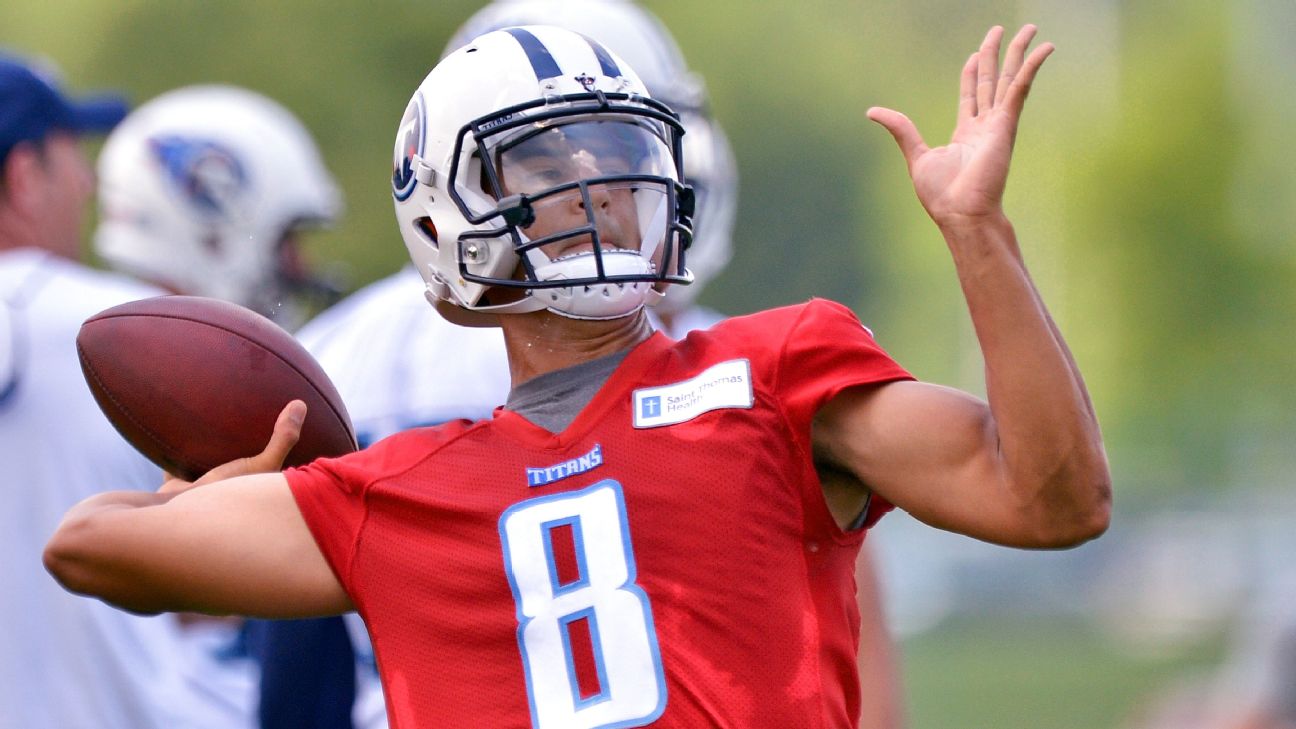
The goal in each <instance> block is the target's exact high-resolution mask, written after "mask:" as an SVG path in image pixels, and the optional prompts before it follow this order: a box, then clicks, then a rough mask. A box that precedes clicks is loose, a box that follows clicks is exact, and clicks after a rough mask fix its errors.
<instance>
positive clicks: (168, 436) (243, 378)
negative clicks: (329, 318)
mask: <svg viewBox="0 0 1296 729" xmlns="http://www.w3.org/2000/svg"><path fill="white" fill-rule="evenodd" d="M77 352H78V353H79V354H80V357H81V371H82V372H83V373H84V374H85V379H86V382H87V383H88V384H89V385H90V391H91V392H93V393H94V397H95V400H96V401H98V403H99V407H100V408H102V409H103V411H104V414H105V415H107V416H108V419H109V420H110V421H112V424H113V425H114V426H115V427H116V428H117V430H118V431H119V432H120V433H121V434H122V435H123V436H124V437H125V438H126V440H128V441H130V443H131V445H133V446H135V447H136V448H137V449H139V451H140V452H141V453H143V454H144V455H145V456H147V457H148V458H149V460H151V461H153V462H154V463H156V464H157V465H159V466H161V467H162V468H164V469H165V470H167V471H168V472H170V473H172V474H175V475H177V476H181V477H183V478H186V479H188V480H193V479H196V478H198V477H199V476H201V475H202V474H204V473H206V472H207V471H209V470H211V469H212V468H214V467H216V466H219V465H220V464H222V463H225V462H227V461H231V460H234V459H236V458H243V457H246V456H253V455H256V454H257V453H260V452H261V450H262V449H263V448H265V445H266V443H267V442H268V441H269V440H270V433H271V432H272V431H273V430H274V423H275V419H276V418H277V417H278V416H279V412H280V411H281V410H283V408H284V406H285V405H287V404H288V403H289V402H291V401H292V400H302V401H303V402H305V403H306V407H307V411H306V422H305V423H304V425H303V426H302V433H301V440H299V441H298V442H297V445H296V446H295V447H294V448H293V450H292V452H291V453H289V454H288V459H287V461H286V462H285V464H284V465H285V467H287V466H298V465H302V464H305V463H309V462H311V461H313V460H314V459H316V458H318V457H320V456H339V455H343V454H346V453H350V452H351V451H354V450H356V439H355V431H354V430H353V429H352V427H351V418H350V417H349V416H348V415H347V411H346V407H345V406H344V405H343V404H342V398H341V397H340V396H339V395H338V392H337V388H335V387H334V386H333V383H332V382H330V381H329V378H328V375H326V374H324V370H323V369H322V368H321V367H320V366H319V363H318V362H316V361H315V358H314V357H312V356H311V355H310V353H309V352H307V351H306V350H305V349H304V348H303V347H302V346H301V345H300V344H298V343H297V340H295V339H293V338H292V335H290V334H288V333H287V332H286V331H284V330H283V329H281V328H279V326H278V325H276V324H274V323H273V322H271V321H270V320H269V319H266V318H265V317H263V316H261V315H260V314H257V313H255V312H253V311H251V310H249V309H246V308H244V307H242V306H238V305H237V304H231V303H229V302H227V301H221V300H219V299H209V298H205V297H201V296H159V297H156V298H152V299H141V300H139V301H132V302H129V303H126V304H122V305H120V306H114V307H113V308H111V309H106V310H104V311H101V312H99V313H98V314H96V315H94V316H92V317H90V318H89V319H87V320H86V321H85V323H84V324H82V325H81V331H80V332H79V333H78V334H77Z"/></svg>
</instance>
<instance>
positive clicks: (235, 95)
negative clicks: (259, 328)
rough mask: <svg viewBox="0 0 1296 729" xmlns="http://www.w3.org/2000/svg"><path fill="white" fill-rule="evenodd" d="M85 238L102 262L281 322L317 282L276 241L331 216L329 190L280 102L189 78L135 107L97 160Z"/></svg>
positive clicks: (291, 249) (332, 192)
mask: <svg viewBox="0 0 1296 729" xmlns="http://www.w3.org/2000/svg"><path fill="white" fill-rule="evenodd" d="M99 207H100V223H99V227H98V229H97V230H96V232H95V236H94V246H95V250H96V251H97V252H98V253H99V255H100V256H101V257H102V258H103V259H104V260H105V261H106V262H107V263H108V264H109V265H111V266H113V267H114V268H117V269H119V270H123V271H126V272H128V273H132V274H134V275H137V276H140V277H143V278H147V279H149V280H151V281H155V282H157V283H160V284H162V285H165V286H168V287H169V288H172V289H174V290H176V291H179V292H181V293H185V294H192V295H197V296H211V297H215V298H220V299H225V300H228V301H233V302H235V303H238V304H242V305H244V306H247V307H249V308H252V309H255V310H257V311H260V312H261V313H263V314H266V315H267V316H272V317H273V318H276V319H278V320H279V321H281V323H283V319H284V318H285V316H284V313H285V312H290V313H289V314H288V315H287V316H289V317H290V316H291V312H293V302H292V301H285V298H287V297H291V296H293V295H295V294H299V293H302V292H303V290H306V292H307V293H312V294H315V293H318V292H316V291H312V290H311V289H313V288H318V287H322V286H325V285H324V284H322V283H320V282H318V281H316V280H314V279H312V278H311V277H310V276H309V275H308V274H307V273H306V272H305V271H303V270H302V264H301V262H300V261H298V260H295V256H296V254H297V250H296V247H295V245H292V244H288V243H285V238H286V236H288V235H289V234H291V233H293V232H295V231H296V230H297V229H299V228H301V227H305V226H311V225H321V224H327V223H331V222H333V221H334V220H335V219H336V217H337V216H338V215H339V214H340V212H341V196H340V195H339V193H338V190H337V187H336V185H335V184H334V182H333V178H332V176H331V175H330V174H329V172H328V170H327V169H326V168H325V167H324V162H323V160H322V159H321V157H320V154H319V150H318V149H317V148H316V146H315V142H314V140H312V138H311V136H310V133H309V132H307V131H306V128H305V127H304V126H302V124H301V122H299V121H298V120H297V118H296V117H294V116H293V115H292V114H291V113H290V112H289V111H288V110H287V109H284V108H283V107H282V106H280V105H279V104H277V103H276V102H274V101H271V100H270V99H268V98H266V97H264V96H261V95H260V94H257V93H254V92H252V91H248V90H245V89H240V88H235V87H229V86H192V87H186V88H182V89H177V90H175V91H171V92H168V93H166V94H163V95H162V96H159V97H157V98H156V99H154V100H152V101H150V102H148V103H146V104H144V105H143V106H141V107H139V108H138V109H137V110H135V112H133V113H132V114H131V115H130V116H128V117H127V118H126V120H125V121H124V122H122V124H121V125H120V126H118V127H117V128H116V129H115V130H114V131H113V133H112V134H111V135H110V136H109V137H108V140H107V142H105V144H104V148H103V152H102V153H101V154H100V156H99Z"/></svg>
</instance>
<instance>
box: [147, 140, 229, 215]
mask: <svg viewBox="0 0 1296 729" xmlns="http://www.w3.org/2000/svg"><path fill="white" fill-rule="evenodd" d="M149 148H150V149H151V150H152V152H153V156H154V158H155V159H156V160H157V161H158V163H159V164H161V165H162V169H163V170H165V172H166V179H167V180H168V181H169V182H170V183H171V185H172V187H173V189H175V190H176V192H178V193H179V194H180V195H181V197H182V198H183V199H184V200H186V201H187V202H188V203H189V204H190V205H192V206H193V207H194V209H196V210H197V211H198V212H199V213H200V214H202V215H206V216H209V217H214V218H227V217H229V216H230V215H231V214H232V213H233V210H234V207H235V205H234V203H235V202H236V201H237V200H238V198H239V197H240V196H242V194H243V193H244V191H245V190H246V189H247V187H248V179H247V173H246V172H245V171H244V169H243V165H242V163H240V162H239V159H238V157H237V156H235V154H234V153H233V152H232V151H230V150H229V149H228V148H227V147H225V146H223V145H221V144H218V143H216V142H212V141H208V140H205V139H197V138H193V137H184V136H172V135H166V136H157V137H153V138H152V139H150V140H149Z"/></svg>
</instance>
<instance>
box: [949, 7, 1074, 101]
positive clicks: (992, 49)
mask: <svg viewBox="0 0 1296 729" xmlns="http://www.w3.org/2000/svg"><path fill="white" fill-rule="evenodd" d="M1037 30H1038V29H1037V28H1036V27H1035V26H1034V25H1030V24H1028V25H1023V26H1022V27H1021V30H1018V31H1017V34H1016V35H1015V36H1013V39H1012V40H1011V41H1009V43H1008V49H1007V52H1006V53H1005V54H1004V63H1003V69H1002V70H1000V69H999V67H998V64H999V46H1000V43H1001V42H1002V41H1003V28H1002V27H1001V26H998V25H996V26H995V27H993V28H991V29H990V30H989V32H987V33H986V36H985V39H984V40H982V41H981V47H980V48H978V49H977V51H976V53H974V54H972V58H970V59H968V62H967V63H966V64H964V66H963V75H962V77H961V79H960V82H959V120H960V121H962V120H963V119H968V118H972V117H976V116H977V115H979V114H985V113H988V112H990V111H991V110H992V109H994V108H995V107H997V106H1007V108H1008V110H1009V111H1011V112H1012V113H1013V114H1020V113H1021V109H1022V105H1023V104H1025V103H1026V95H1027V94H1028V93H1029V91H1030V87H1031V83H1032V82H1033V81H1034V80H1035V73H1036V72H1037V71H1039V67H1040V65H1041V64H1043V63H1044V59H1046V58H1048V56H1049V54H1050V53H1052V52H1053V48H1054V47H1053V44H1052V43H1044V44H1042V45H1040V46H1039V47H1038V48H1036V49H1035V50H1033V51H1031V53H1030V54H1029V55H1027V53H1026V49H1027V48H1029V47H1030V44H1031V41H1032V40H1034V39H1035V34H1036V32H1037Z"/></svg>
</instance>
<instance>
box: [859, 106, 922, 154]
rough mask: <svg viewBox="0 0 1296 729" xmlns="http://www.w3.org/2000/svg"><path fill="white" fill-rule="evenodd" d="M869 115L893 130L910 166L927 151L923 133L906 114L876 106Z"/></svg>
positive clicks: (894, 136) (892, 134) (887, 128)
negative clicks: (919, 131)
mask: <svg viewBox="0 0 1296 729" xmlns="http://www.w3.org/2000/svg"><path fill="white" fill-rule="evenodd" d="M867 116H868V118H869V119H872V120H873V121H875V122H877V123H878V124H881V125H882V126H883V127H884V128H885V129H886V130H887V131H888V132H891V136H892V137H893V138H894V139H895V141H896V144H897V145H899V146H900V153H901V154H903V155H904V158H905V164H907V165H909V166H910V167H912V166H913V163H914V161H915V160H917V159H918V158H919V157H921V156H922V154H923V153H924V152H926V151H927V145H926V144H925V143H924V142H923V138H922V135H921V134H919V133H918V128H917V127H915V126H914V123H913V122H912V121H910V120H909V117H907V116H905V115H904V114H901V113H900V112H898V111H893V110H891V109H884V108H882V107H880V106H875V107H873V108H871V109H869V110H868V112H867Z"/></svg>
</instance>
